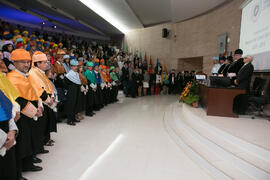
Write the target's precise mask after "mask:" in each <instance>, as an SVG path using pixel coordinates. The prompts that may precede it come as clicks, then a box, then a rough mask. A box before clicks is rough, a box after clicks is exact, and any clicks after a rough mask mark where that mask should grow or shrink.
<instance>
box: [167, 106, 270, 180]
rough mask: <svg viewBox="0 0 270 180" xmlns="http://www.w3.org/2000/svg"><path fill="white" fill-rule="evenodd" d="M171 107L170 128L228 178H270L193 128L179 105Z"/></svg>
mask: <svg viewBox="0 0 270 180" xmlns="http://www.w3.org/2000/svg"><path fill="white" fill-rule="evenodd" d="M171 108H172V111H169V112H167V114H168V113H172V115H171V117H168V116H167V117H166V118H165V121H167V124H168V126H169V129H171V131H173V132H174V133H175V135H176V136H178V138H180V139H181V140H182V141H183V142H184V144H186V145H187V146H188V147H190V149H192V150H193V151H194V152H196V153H197V154H198V155H199V156H200V157H201V158H203V159H205V160H206V161H208V163H209V164H211V165H212V166H213V167H215V168H216V169H218V170H220V171H221V172H223V174H225V176H227V178H228V177H229V178H232V179H245V180H248V179H262V180H264V179H265V180H267V179H270V175H269V174H268V173H266V172H265V171H263V170H261V169H259V168H257V167H255V166H253V165H252V164H250V163H248V162H246V161H244V160H242V159H241V158H239V157H238V156H237V155H234V154H232V153H231V152H228V151H227V150H226V149H223V147H222V146H219V145H217V144H216V143H214V142H212V141H211V140H209V139H208V138H206V137H204V136H202V135H201V134H200V133H198V132H197V131H196V130H194V129H193V128H191V127H190V126H189V124H188V123H186V122H185V120H184V119H186V117H185V116H183V114H185V112H182V113H181V115H179V112H181V111H180V110H179V107H178V106H176V105H173V106H171ZM209 131H211V130H208V132H209ZM171 134H172V132H171ZM217 179H220V178H217Z"/></svg>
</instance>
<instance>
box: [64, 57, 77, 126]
mask: <svg viewBox="0 0 270 180" xmlns="http://www.w3.org/2000/svg"><path fill="white" fill-rule="evenodd" d="M78 65H79V62H78V61H76V60H75V59H72V60H71V61H70V66H71V67H70V71H69V72H68V73H67V74H66V75H65V86H66V89H67V101H66V104H65V110H66V114H67V124H68V125H71V126H74V125H76V122H80V121H79V120H78V119H76V113H77V106H78V97H79V94H80V90H81V80H80V76H79V73H78Z"/></svg>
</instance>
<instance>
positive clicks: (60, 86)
mask: <svg viewBox="0 0 270 180" xmlns="http://www.w3.org/2000/svg"><path fill="white" fill-rule="evenodd" d="M59 53H60V54H57V59H56V62H55V63H54V64H52V66H51V69H52V70H53V72H54V73H55V74H56V78H55V82H54V84H55V86H56V89H57V93H58V97H59V101H60V102H62V101H65V100H66V97H65V92H64V78H65V74H66V73H67V72H66V70H65V67H64V65H63V63H64V60H63V56H64V51H60V52H59Z"/></svg>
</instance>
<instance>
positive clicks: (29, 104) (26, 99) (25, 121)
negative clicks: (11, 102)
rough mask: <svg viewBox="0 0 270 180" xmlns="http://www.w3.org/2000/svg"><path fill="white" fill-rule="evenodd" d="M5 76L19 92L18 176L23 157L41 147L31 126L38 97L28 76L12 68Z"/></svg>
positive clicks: (30, 154)
mask: <svg viewBox="0 0 270 180" xmlns="http://www.w3.org/2000/svg"><path fill="white" fill-rule="evenodd" d="M7 78H8V80H9V81H10V82H11V83H12V84H13V86H14V87H15V88H16V89H17V91H18V92H19V97H18V98H17V99H16V102H17V103H18V104H19V105H20V107H21V117H20V119H19V120H18V121H17V126H18V129H19V131H20V132H19V134H18V136H17V138H16V142H17V143H16V164H17V173H18V176H20V174H21V171H22V163H23V162H25V161H24V159H25V160H26V158H27V159H29V157H31V156H32V155H33V154H34V153H36V152H37V151H38V150H39V148H40V147H41V146H40V144H39V140H40V139H39V137H38V136H37V134H36V130H37V129H34V128H33V127H34V126H33V124H34V122H33V121H34V119H33V117H34V115H35V113H36V112H37V108H38V99H39V97H38V96H37V94H36V92H35V90H34V88H33V87H32V86H31V84H30V82H29V80H28V78H27V77H26V76H24V75H23V74H22V73H20V72H17V71H15V70H14V71H11V72H9V73H8V74H7ZM28 162H29V161H28ZM30 163H31V162H30ZM29 165H30V164H29Z"/></svg>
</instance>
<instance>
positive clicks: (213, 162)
mask: <svg viewBox="0 0 270 180" xmlns="http://www.w3.org/2000/svg"><path fill="white" fill-rule="evenodd" d="M164 126H165V128H166V130H167V131H168V133H169V134H170V136H171V137H172V139H173V140H174V141H175V142H176V143H177V144H178V145H179V146H180V147H181V149H183V150H184V151H185V152H186V154H187V155H188V156H189V157H190V158H191V159H192V160H193V161H195V162H196V163H197V164H198V165H200V166H201V168H203V169H204V170H206V171H207V172H208V173H210V174H211V175H212V176H213V177H215V178H216V179H240V180H242V179H244V180H248V179H260V180H269V179H270V141H269V137H270V122H269V121H268V120H265V119H251V117H245V116H243V117H239V118H225V117H217V116H207V115H206V112H205V111H204V110H203V109H202V108H193V107H191V106H188V105H186V104H183V103H178V102H176V103H173V104H171V105H170V106H169V107H168V108H167V110H166V111H165V115H164Z"/></svg>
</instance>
